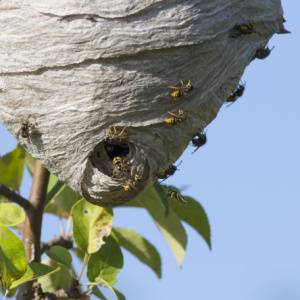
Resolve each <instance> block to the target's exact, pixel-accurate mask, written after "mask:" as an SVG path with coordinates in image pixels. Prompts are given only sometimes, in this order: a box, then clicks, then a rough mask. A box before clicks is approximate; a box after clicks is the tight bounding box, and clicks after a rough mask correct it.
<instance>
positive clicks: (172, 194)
mask: <svg viewBox="0 0 300 300" xmlns="http://www.w3.org/2000/svg"><path fill="white" fill-rule="evenodd" d="M167 195H168V197H169V198H170V199H171V200H175V201H177V202H179V203H181V204H184V205H186V204H188V201H187V200H185V199H184V197H183V196H182V195H181V194H180V193H179V192H177V191H176V190H173V189H168V191H167Z"/></svg>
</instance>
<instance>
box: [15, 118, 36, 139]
mask: <svg viewBox="0 0 300 300" xmlns="http://www.w3.org/2000/svg"><path fill="white" fill-rule="evenodd" d="M35 128H36V123H34V122H32V121H30V120H29V119H28V120H26V121H23V122H22V124H21V128H20V130H19V131H18V133H17V138H19V137H22V138H23V139H27V140H28V142H29V143H30V144H31V142H32V140H31V136H32V134H33V131H34V129H35Z"/></svg>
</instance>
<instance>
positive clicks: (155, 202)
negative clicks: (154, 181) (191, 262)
mask: <svg viewBox="0 0 300 300" xmlns="http://www.w3.org/2000/svg"><path fill="white" fill-rule="evenodd" d="M135 203H137V205H138V206H144V207H145V208H146V209H147V210H148V212H149V213H150V215H151V216H152V218H153V219H154V221H155V224H156V225H157V227H158V229H159V230H160V232H161V233H162V235H163V237H164V238H165V240H166V242H167V243H168V245H169V248H170V249H171V251H172V253H173V255H174V256H175V258H176V261H177V263H178V264H179V266H181V265H182V263H183V259H184V254H185V249H186V245H187V235H186V232H185V229H184V227H183V225H182V224H181V221H180V219H179V218H178V216H177V214H175V213H174V211H173V210H170V212H169V215H168V216H166V214H165V207H164V205H163V204H162V200H161V191H158V187H157V186H152V187H150V188H148V189H147V190H146V191H145V192H143V193H142V194H141V195H140V196H138V197H137V199H136V200H135ZM131 205H132V203H131ZM135 205H136V204H135Z"/></svg>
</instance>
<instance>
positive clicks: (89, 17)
mask: <svg viewBox="0 0 300 300" xmlns="http://www.w3.org/2000/svg"><path fill="white" fill-rule="evenodd" d="M282 23H283V13H282V8H281V4H280V1H279V0H264V1H261V0H251V1H245V0H234V1H233V0H184V1H183V0H171V1H170V0H169V1H168V0H110V1H104V0H93V1H88V0H52V1H49V0H9V1H0V32H1V34H0V121H1V122H3V123H4V124H5V125H6V127H7V128H8V129H9V130H10V131H11V133H12V134H13V135H14V136H16V137H17V138H18V139H19V141H20V143H21V144H23V145H24V146H25V147H26V148H27V149H28V151H29V152H30V153H31V154H32V155H33V156H34V157H36V158H38V159H40V160H41V161H42V162H44V164H45V165H46V166H47V167H48V168H49V170H50V171H52V172H53V173H54V174H56V175H58V177H59V178H60V179H61V180H63V181H65V182H66V183H67V184H69V185H70V186H71V187H72V188H73V189H75V190H76V191H78V192H80V193H81V194H82V195H84V196H85V197H86V198H87V199H88V200H90V201H91V202H93V203H96V204H99V205H104V206H111V205H119V204H122V203H124V202H126V201H128V200H130V199H132V198H133V196H135V195H137V194H138V193H139V192H140V191H142V190H143V189H144V188H145V187H146V186H147V185H149V184H151V183H152V182H153V181H154V180H156V179H157V174H161V173H163V172H164V171H165V170H166V169H168V167H169V166H170V165H172V164H173V163H174V161H175V160H176V159H177V158H178V157H179V156H180V155H181V153H182V152H183V151H184V149H185V148H186V147H187V145H188V143H189V142H190V140H191V137H192V136H193V134H195V133H196V132H199V131H201V130H202V129H203V128H204V127H205V126H207V125H208V124H209V123H210V122H211V121H212V120H213V119H214V118H215V117H216V115H217V113H218V111H219V109H220V107H221V106H222V104H223V103H224V101H225V99H226V98H227V97H228V95H229V94H230V93H232V92H233V91H234V90H235V88H236V86H237V84H238V82H239V80H240V78H241V75H242V74H243V72H244V70H245V67H246V66H247V65H248V64H249V63H250V62H251V60H252V59H253V57H254V55H255V53H256V51H257V49H259V48H261V47H264V46H265V45H266V44H267V42H268V40H269V39H270V38H271V36H272V35H273V34H274V33H276V32H277V33H280V32H282V31H283V25H282ZM242 24H245V25H244V27H245V26H246V28H244V29H247V28H248V29H247V30H248V31H250V32H246V31H247V30H246V31H245V32H244V33H243V31H241V29H242V28H240V27H239V26H237V25H242ZM181 80H182V82H181ZM191 85H192V87H191ZM170 86H177V90H176V89H175V90H174V89H173V93H174V94H177V95H173V96H175V97H172V96H170ZM176 96H178V97H176ZM169 112H170V113H171V114H170V113H169Z"/></svg>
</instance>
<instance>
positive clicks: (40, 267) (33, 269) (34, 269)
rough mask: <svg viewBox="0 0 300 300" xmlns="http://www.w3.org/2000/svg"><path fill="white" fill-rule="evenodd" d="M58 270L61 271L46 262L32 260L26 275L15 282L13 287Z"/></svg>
mask: <svg viewBox="0 0 300 300" xmlns="http://www.w3.org/2000/svg"><path fill="white" fill-rule="evenodd" d="M57 271H59V268H52V267H50V266H47V265H44V264H40V263H37V262H32V263H30V264H29V265H28V266H27V269H26V272H25V273H24V275H23V276H22V277H21V278H20V279H18V280H15V281H14V282H13V284H12V286H11V289H14V288H16V287H18V286H20V285H21V284H23V283H26V282H29V281H32V280H36V279H39V278H42V277H44V276H49V275H50V274H53V273H55V272H57Z"/></svg>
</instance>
